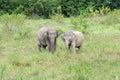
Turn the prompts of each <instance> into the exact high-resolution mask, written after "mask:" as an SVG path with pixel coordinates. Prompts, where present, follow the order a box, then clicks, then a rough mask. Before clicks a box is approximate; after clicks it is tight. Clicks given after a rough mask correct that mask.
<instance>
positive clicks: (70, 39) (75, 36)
mask: <svg viewBox="0 0 120 80" xmlns="http://www.w3.org/2000/svg"><path fill="white" fill-rule="evenodd" d="M61 38H62V40H63V41H64V43H65V46H66V48H67V49H68V50H69V49H70V47H71V46H72V47H73V53H74V54H75V53H76V48H78V49H79V50H80V48H81V47H82V45H83V42H84V36H83V34H82V32H79V31H76V30H70V31H67V32H65V33H64V34H63V35H62V36H61Z"/></svg>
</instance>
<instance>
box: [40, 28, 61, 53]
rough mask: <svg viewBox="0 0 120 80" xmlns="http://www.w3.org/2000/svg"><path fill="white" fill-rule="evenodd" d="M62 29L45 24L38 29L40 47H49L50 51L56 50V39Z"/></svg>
mask: <svg viewBox="0 0 120 80" xmlns="http://www.w3.org/2000/svg"><path fill="white" fill-rule="evenodd" d="M59 35H60V31H57V30H54V29H53V28H52V27H51V26H45V27H42V28H40V29H39V31H38V49H39V51H41V48H44V49H45V48H46V47H48V49H49V51H50V52H52V53H53V52H54V51H56V40H57V37H58V36H59Z"/></svg>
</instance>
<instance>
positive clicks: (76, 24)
mask: <svg viewBox="0 0 120 80" xmlns="http://www.w3.org/2000/svg"><path fill="white" fill-rule="evenodd" d="M71 23H72V24H73V29H76V30H79V31H81V32H83V33H85V32H86V29H87V28H88V21H87V20H86V19H85V18H83V16H78V17H71Z"/></svg>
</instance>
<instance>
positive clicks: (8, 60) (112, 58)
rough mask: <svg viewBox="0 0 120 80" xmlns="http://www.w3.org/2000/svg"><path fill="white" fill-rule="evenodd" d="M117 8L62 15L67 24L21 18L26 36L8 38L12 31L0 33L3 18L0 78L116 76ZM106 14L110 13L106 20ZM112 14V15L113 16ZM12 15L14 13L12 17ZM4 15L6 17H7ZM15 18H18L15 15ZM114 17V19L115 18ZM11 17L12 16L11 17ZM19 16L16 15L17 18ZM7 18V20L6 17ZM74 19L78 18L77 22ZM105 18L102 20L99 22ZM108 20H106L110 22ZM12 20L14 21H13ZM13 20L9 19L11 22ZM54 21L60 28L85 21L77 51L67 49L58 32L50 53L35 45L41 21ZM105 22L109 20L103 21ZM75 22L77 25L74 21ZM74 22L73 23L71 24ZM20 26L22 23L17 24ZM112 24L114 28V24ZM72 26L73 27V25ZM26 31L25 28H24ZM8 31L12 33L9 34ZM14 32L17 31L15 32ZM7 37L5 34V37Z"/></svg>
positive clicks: (119, 50) (119, 53) (93, 79)
mask: <svg viewBox="0 0 120 80" xmlns="http://www.w3.org/2000/svg"><path fill="white" fill-rule="evenodd" d="M119 14H120V12H119V11H116V10H115V11H113V12H110V13H108V14H106V15H104V16H100V15H99V16H97V15H96V16H88V17H85V16H79V17H78V18H77V17H72V18H73V20H74V22H73V23H72V21H71V20H72V19H71V18H65V20H64V21H65V22H66V23H67V24H64V25H61V24H57V25H56V22H54V21H53V20H51V19H40V20H31V19H25V22H23V25H24V26H25V27H27V26H29V28H30V30H31V35H30V36H29V37H30V38H25V39H24V38H21V39H20V40H14V39H12V38H13V36H14V35H16V32H14V30H13V31H11V32H10V33H9V34H8V32H4V33H3V27H5V25H4V24H5V22H4V19H3V20H2V19H1V20H2V22H1V23H0V34H1V36H2V38H1V40H0V79H1V80H115V79H117V78H118V79H119V78H120V45H119V44H120V30H118V27H119V26H120V22H119V17H118V19H117V16H119ZM110 16H111V17H113V19H111V20H112V21H110ZM114 17H115V19H114ZM14 18H15V17H14ZM7 19H8V18H7ZM16 19H18V18H16ZM116 19H117V20H116ZM13 20H14V19H13ZM18 20H19V19H18ZM8 21H9V20H8ZM77 21H78V22H77ZM102 21H106V22H104V23H103V22H102ZM109 21H110V22H112V23H110V22H109ZM15 22H16V21H15ZM11 23H12V24H14V23H13V22H11ZM48 23H49V24H52V25H55V27H56V28H55V27H54V28H55V29H60V30H62V31H63V32H65V31H68V30H71V29H76V30H79V31H80V28H79V27H76V26H79V25H80V26H83V25H86V26H87V29H86V30H85V32H86V31H87V32H88V34H83V35H84V38H85V41H84V43H83V46H82V48H81V50H80V52H77V53H76V54H75V55H74V54H72V50H70V51H67V49H66V48H65V45H64V42H63V41H62V40H61V36H59V38H58V39H57V48H56V52H55V53H54V54H52V53H49V51H48V49H45V50H43V51H42V52H39V51H38V47H37V32H38V29H39V28H40V27H41V26H42V25H46V24H48ZM106 23H109V24H106ZM76 24H77V25H76ZM73 25H76V26H73ZM21 26H22V25H21ZM115 26H116V28H115ZM75 27H76V28H75ZM24 29H25V30H23V31H25V32H26V31H27V29H26V28H24ZM11 34H12V35H11ZM17 36H18V35H17ZM7 37H9V38H7Z"/></svg>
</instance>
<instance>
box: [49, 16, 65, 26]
mask: <svg viewBox="0 0 120 80" xmlns="http://www.w3.org/2000/svg"><path fill="white" fill-rule="evenodd" d="M50 18H51V19H52V20H53V21H55V22H57V23H61V24H62V23H64V16H63V15H62V14H55V15H52V16H50Z"/></svg>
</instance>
